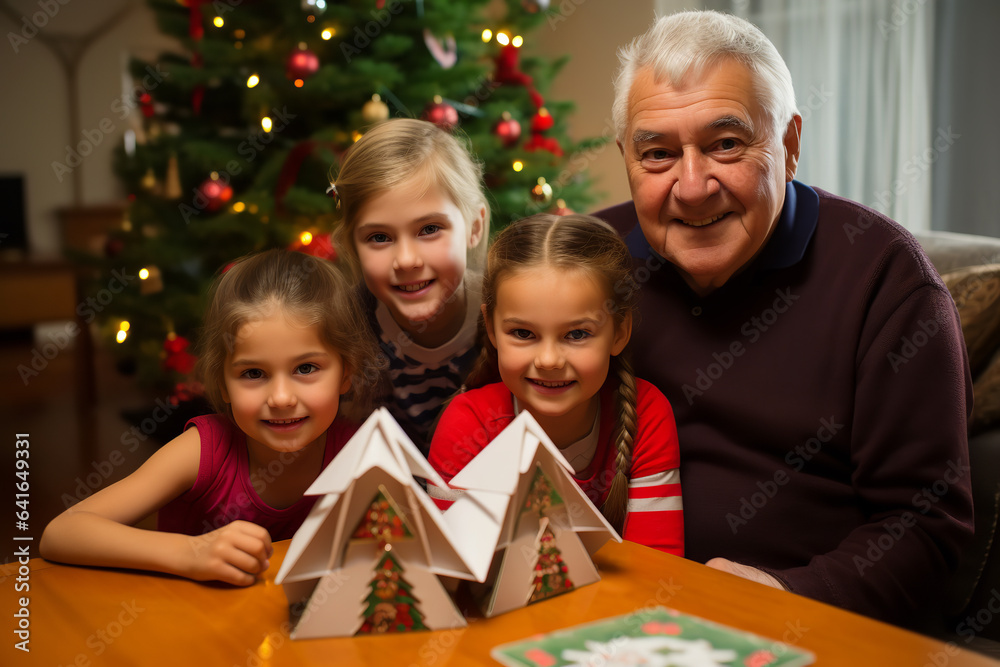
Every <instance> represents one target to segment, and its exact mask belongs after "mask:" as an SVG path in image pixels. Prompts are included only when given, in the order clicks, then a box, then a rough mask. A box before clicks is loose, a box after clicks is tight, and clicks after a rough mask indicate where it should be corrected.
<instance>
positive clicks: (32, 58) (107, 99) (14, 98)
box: [0, 0, 172, 254]
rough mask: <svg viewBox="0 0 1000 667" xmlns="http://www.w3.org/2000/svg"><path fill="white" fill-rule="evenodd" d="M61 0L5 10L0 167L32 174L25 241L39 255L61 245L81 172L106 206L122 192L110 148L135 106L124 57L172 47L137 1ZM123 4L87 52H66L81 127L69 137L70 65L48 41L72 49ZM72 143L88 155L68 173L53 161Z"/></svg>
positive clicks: (13, 0)
mask: <svg viewBox="0 0 1000 667" xmlns="http://www.w3.org/2000/svg"><path fill="white" fill-rule="evenodd" d="M61 1H62V2H65V4H60V0H50V1H49V2H42V3H40V2H39V0H5V2H6V5H7V6H8V7H9V8H10V12H8V13H3V14H0V34H3V35H4V36H5V39H4V43H3V44H2V45H0V90H2V91H3V95H2V98H0V145H2V146H3V149H2V151H0V173H4V174H12V173H23V174H25V199H26V209H27V217H28V240H29V244H30V246H31V249H32V250H33V251H34V252H36V253H41V254H54V253H57V252H58V251H59V229H58V222H57V217H56V211H57V210H58V209H59V208H60V207H63V206H71V205H73V204H74V201H73V185H72V183H73V178H74V175H75V172H76V171H77V170H78V171H79V177H80V179H81V185H82V188H81V195H82V196H81V200H82V201H81V202H80V203H82V204H102V203H108V202H112V201H116V200H120V199H121V198H122V197H123V195H124V193H123V192H122V189H121V186H120V184H119V182H118V179H117V178H116V177H115V175H114V172H113V170H112V156H113V150H114V148H115V147H116V146H119V145H121V142H122V140H123V135H124V132H125V130H126V129H127V128H128V127H129V119H128V117H127V116H126V112H127V111H128V110H129V107H127V106H125V105H124V104H123V101H122V100H123V95H125V92H126V89H125V87H124V86H125V83H124V78H123V72H124V71H125V62H126V59H127V58H128V57H129V56H131V55H135V56H139V57H143V58H146V57H153V56H155V55H156V54H157V53H160V52H161V51H163V50H165V49H168V48H171V46H172V42H171V41H170V40H168V39H167V38H166V37H164V36H162V35H161V34H160V33H159V32H158V30H157V28H156V24H155V21H154V18H153V14H152V11H151V10H149V9H148V8H147V7H146V5H145V3H143V2H141V1H140V0H107V1H104V2H88V1H86V0H69V1H67V0H61ZM43 6H45V7H48V8H49V12H48V13H50V14H52V16H49V15H48V14H47V13H46V12H45V11H44V10H43V8H42V7H43ZM121 10H125V11H126V12H127V13H125V14H124V15H123V17H122V18H121V20H120V21H118V22H117V23H115V24H114V25H113V26H112V27H111V28H110V29H109V30H107V31H104V32H102V34H101V35H100V36H99V37H97V38H96V39H94V40H93V41H92V42H91V43H90V44H89V45H88V46H87V47H86V48H85V49H84V50H83V52H82V54H81V55H77V56H71V57H69V58H68V60H69V62H72V63H73V67H75V69H76V76H77V81H78V82H79V113H78V122H79V131H78V133H77V134H76V136H71V130H70V96H69V90H68V84H67V78H66V72H65V70H64V67H63V65H62V64H61V61H60V59H59V57H58V56H57V55H56V53H55V52H54V51H53V48H52V47H50V46H49V45H48V44H47V43H46V41H55V42H57V43H58V44H62V45H63V47H65V45H67V44H69V43H70V41H73V40H74V39H79V38H80V37H81V36H83V37H84V38H85V37H86V36H87V35H88V34H90V33H92V32H93V31H94V30H96V29H98V28H99V27H100V26H101V24H102V23H104V22H105V21H106V20H108V19H109V18H110V17H112V16H114V15H116V14H117V13H118V12H119V11H121ZM25 21H27V23H25ZM39 26H40V27H39ZM11 35H15V37H14V38H12V37H11ZM39 35H44V38H40V37H39ZM22 39H27V41H26V43H25V42H23V41H22ZM56 48H59V47H58V46H57V47H56ZM131 113H134V114H138V113H139V112H138V110H132V111H131ZM123 116H125V117H124V118H123ZM67 146H71V147H73V149H74V150H77V149H81V151H80V152H81V153H82V152H87V153H88V154H87V156H86V157H83V158H82V160H81V162H80V164H79V166H77V167H75V169H73V171H71V172H70V173H59V174H57V173H56V172H57V170H56V168H54V167H53V163H55V162H58V163H62V164H67V162H68V161H67ZM59 171H60V172H62V170H61V169H60V170H59ZM60 177H61V180H60ZM0 249H2V243H0Z"/></svg>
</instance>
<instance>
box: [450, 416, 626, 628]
mask: <svg viewBox="0 0 1000 667" xmlns="http://www.w3.org/2000/svg"><path fill="white" fill-rule="evenodd" d="M451 487H452V488H453V489H462V490H464V494H463V495H462V496H461V497H460V498H459V499H458V500H456V501H455V503H454V504H453V505H452V506H451V507H449V508H448V510H447V511H446V512H445V515H444V516H445V519H446V520H447V521H448V522H449V524H450V525H453V526H454V525H456V523H457V518H458V516H463V517H464V516H467V515H472V514H473V513H474V512H473V508H472V507H469V506H471V505H475V509H476V512H475V513H478V514H480V515H483V514H485V511H484V509H483V508H485V507H487V505H488V503H487V500H489V499H492V498H494V497H495V496H499V497H500V498H504V499H506V502H501V503H493V504H492V505H490V507H492V508H493V511H494V514H493V516H495V517H496V521H497V522H498V523H497V528H499V531H498V535H497V539H496V541H495V542H494V544H495V545H496V553H495V554H494V555H493V562H492V566H491V568H490V571H489V575H488V576H487V577H486V581H485V582H484V583H483V584H482V585H479V584H471V585H470V590H471V591H472V593H473V595H474V596H475V597H476V598H477V599H478V600H479V603H480V607H481V608H482V611H483V614H484V615H485V616H487V617H490V616H495V615H497V614H501V613H504V612H507V611H511V610H513V609H519V608H521V607H524V606H525V605H528V604H533V603H535V602H540V601H542V600H546V599H548V598H550V597H553V596H555V595H559V594H561V593H567V592H569V591H572V590H574V589H575V588H578V587H580V586H585V585H587V584H592V583H595V582H597V581H599V580H600V575H599V574H598V572H597V567H596V566H595V565H594V563H593V560H592V559H591V555H592V554H593V552H594V551H596V550H597V549H598V548H600V547H601V546H602V545H603V544H604V543H605V542H607V541H608V540H609V539H610V540H615V541H618V542H621V537H619V535H618V533H617V532H616V531H615V529H614V528H612V527H611V525H610V524H609V523H608V522H607V521H606V520H605V519H604V515H602V514H601V511H600V510H599V509H597V507H595V506H594V504H593V503H592V502H591V501H590V499H589V498H588V497H587V495H586V494H585V493H584V492H583V491H582V490H581V489H580V486H579V485H578V484H577V483H576V480H575V479H573V468H572V467H571V466H570V465H569V463H568V462H567V461H566V459H565V458H564V457H563V455H562V453H561V452H560V451H559V448H558V447H556V446H555V445H554V444H553V443H552V441H551V440H550V439H549V437H548V436H547V435H546V434H545V431H543V430H542V428H541V427H540V426H539V425H538V422H537V421H535V419H534V417H532V416H531V414H529V413H528V412H527V411H524V412H522V413H521V414H520V415H518V416H517V418H515V419H514V420H513V421H512V422H511V423H510V424H509V425H508V426H507V428H505V429H504V430H503V431H501V432H500V434H499V435H497V437H496V438H494V439H493V441H492V442H490V443H489V444H488V445H487V446H486V447H485V448H483V450H482V451H481V452H479V454H477V455H476V457H475V458H473V459H472V460H471V461H469V463H468V464H466V466H465V467H464V468H462V470H461V471H459V473H458V474H457V475H455V476H454V477H453V478H452V480H451Z"/></svg>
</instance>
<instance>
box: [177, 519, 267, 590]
mask: <svg viewBox="0 0 1000 667" xmlns="http://www.w3.org/2000/svg"><path fill="white" fill-rule="evenodd" d="M188 540H189V543H190V546H191V550H192V554H191V555H192V559H191V562H190V564H189V566H188V568H187V572H186V576H188V577H189V578H191V579H197V580H199V581H210V580H219V581H225V582H226V583H230V584H234V585H236V586H249V585H250V584H252V583H254V581H256V580H257V576H256V575H258V574H259V573H261V572H263V571H264V570H266V569H267V567H268V565H270V562H269V561H268V559H269V558H270V557H271V554H272V553H274V549H273V547H272V546H271V536H270V535H269V534H268V532H267V530H266V529H264V528H262V527H261V526H258V525H257V524H254V523H250V522H249V521H233V522H232V523H230V524H227V525H225V526H223V527H222V528H219V529H217V530H213V531H212V532H211V533H205V534H204V535H199V536H197V537H189V538H188Z"/></svg>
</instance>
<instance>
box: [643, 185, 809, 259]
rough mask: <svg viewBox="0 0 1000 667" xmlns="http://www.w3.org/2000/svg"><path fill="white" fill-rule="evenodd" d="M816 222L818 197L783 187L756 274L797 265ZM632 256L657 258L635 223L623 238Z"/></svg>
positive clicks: (805, 189) (802, 187)
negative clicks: (779, 210) (773, 222)
mask: <svg viewBox="0 0 1000 667" xmlns="http://www.w3.org/2000/svg"><path fill="white" fill-rule="evenodd" d="M818 221H819V195H818V194H816V191H815V190H813V189H812V188H811V187H809V186H808V185H806V184H805V183H801V182H800V181H796V180H793V181H791V182H790V183H787V184H786V185H785V204H784V206H782V208H781V215H779V216H778V222H777V224H776V225H775V228H774V232H773V233H772V234H771V238H770V239H769V240H768V242H767V245H766V246H764V249H763V250H762V251H761V253H760V255H758V256H757V259H756V260H754V263H753V269H754V270H756V271H761V270H769V269H772V270H773V269H785V268H788V267H789V266H793V265H795V264H797V263H798V262H799V261H800V260H801V259H802V257H803V256H804V255H805V253H806V248H807V247H809V241H810V240H812V237H813V233H814V232H815V231H816V223H817V222H818ZM625 243H626V245H628V248H629V251H631V253H632V256H633V257H635V258H637V259H647V258H649V257H658V258H659V259H660V260H663V258H662V257H660V256H659V254H658V253H657V252H656V251H655V250H653V249H652V248H650V247H649V243H647V242H646V237H645V236H644V235H643V233H642V227H641V225H639V224H638V223H637V224H636V225H635V227H633V228H632V231H630V232H629V233H628V234H627V235H626V236H625Z"/></svg>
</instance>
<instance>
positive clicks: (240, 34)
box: [233, 28, 247, 39]
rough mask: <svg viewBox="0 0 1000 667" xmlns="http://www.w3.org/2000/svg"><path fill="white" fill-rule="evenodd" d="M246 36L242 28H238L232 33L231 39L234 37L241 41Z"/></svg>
mask: <svg viewBox="0 0 1000 667" xmlns="http://www.w3.org/2000/svg"><path fill="white" fill-rule="evenodd" d="M246 36H247V33H246V31H245V30H243V28H238V29H237V30H234V31H233V37H235V38H236V39H243V38H244V37H246Z"/></svg>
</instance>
